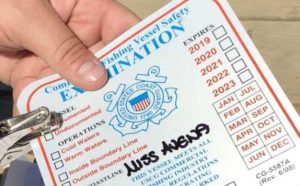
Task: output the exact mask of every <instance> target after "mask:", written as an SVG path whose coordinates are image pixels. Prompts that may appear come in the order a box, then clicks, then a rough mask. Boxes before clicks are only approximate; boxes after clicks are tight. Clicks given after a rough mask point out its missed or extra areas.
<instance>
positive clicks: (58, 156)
mask: <svg viewBox="0 0 300 186" xmlns="http://www.w3.org/2000/svg"><path fill="white" fill-rule="evenodd" d="M60 157H61V156H60V153H59V152H58V151H57V152H53V153H52V154H51V158H52V160H57V159H59V158H60Z"/></svg>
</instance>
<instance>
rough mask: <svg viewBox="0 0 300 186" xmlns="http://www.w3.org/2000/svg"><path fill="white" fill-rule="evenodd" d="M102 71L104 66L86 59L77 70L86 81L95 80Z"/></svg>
mask: <svg viewBox="0 0 300 186" xmlns="http://www.w3.org/2000/svg"><path fill="white" fill-rule="evenodd" d="M104 72H105V68H104V67H103V66H102V65H101V64H100V63H98V62H96V61H87V62H85V63H83V64H82V65H81V66H80V68H79V70H78V74H79V76H81V77H82V78H83V79H84V80H87V81H97V80H98V79H100V78H101V77H102V75H103V74H104Z"/></svg>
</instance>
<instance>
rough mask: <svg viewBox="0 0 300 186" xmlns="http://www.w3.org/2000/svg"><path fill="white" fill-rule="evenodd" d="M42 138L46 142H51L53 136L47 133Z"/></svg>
mask: <svg viewBox="0 0 300 186" xmlns="http://www.w3.org/2000/svg"><path fill="white" fill-rule="evenodd" d="M44 138H45V140H46V141H50V140H53V139H54V136H53V134H52V133H47V134H45V135H44Z"/></svg>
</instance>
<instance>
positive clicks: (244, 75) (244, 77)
mask: <svg viewBox="0 0 300 186" xmlns="http://www.w3.org/2000/svg"><path fill="white" fill-rule="evenodd" d="M238 76H239V78H240V80H241V82H242V83H246V82H247V81H249V80H251V79H252V78H253V75H252V73H251V72H250V70H246V71H244V72H242V73H240V74H239V75H238Z"/></svg>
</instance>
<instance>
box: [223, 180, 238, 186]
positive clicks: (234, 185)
mask: <svg viewBox="0 0 300 186" xmlns="http://www.w3.org/2000/svg"><path fill="white" fill-rule="evenodd" d="M225 186H236V183H235V182H234V181H233V182H230V183H228V184H226V185H225Z"/></svg>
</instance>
